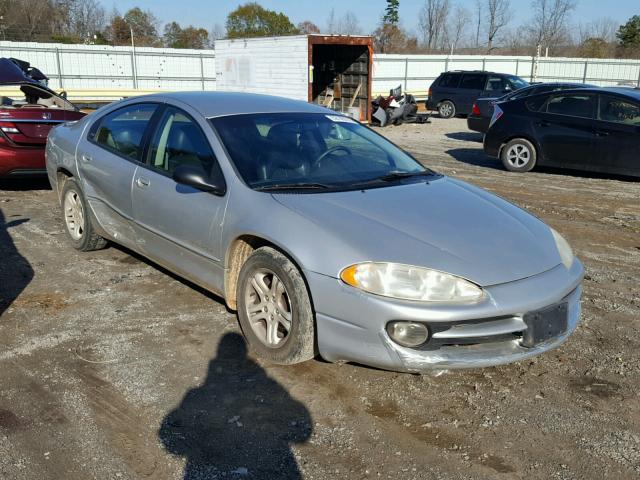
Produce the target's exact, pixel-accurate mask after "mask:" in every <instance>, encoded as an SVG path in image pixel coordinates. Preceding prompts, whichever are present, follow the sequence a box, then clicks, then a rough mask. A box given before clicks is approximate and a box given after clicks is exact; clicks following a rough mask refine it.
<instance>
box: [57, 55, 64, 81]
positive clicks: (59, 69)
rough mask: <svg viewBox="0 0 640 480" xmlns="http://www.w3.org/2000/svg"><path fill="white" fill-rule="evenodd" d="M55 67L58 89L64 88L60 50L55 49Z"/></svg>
mask: <svg viewBox="0 0 640 480" xmlns="http://www.w3.org/2000/svg"><path fill="white" fill-rule="evenodd" d="M56 65H57V66H58V82H59V83H60V89H63V88H64V83H63V82H62V62H60V49H59V48H58V47H56Z"/></svg>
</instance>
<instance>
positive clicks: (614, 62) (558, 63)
mask: <svg viewBox="0 0 640 480" xmlns="http://www.w3.org/2000/svg"><path fill="white" fill-rule="evenodd" d="M0 56H2V57H16V58H20V59H22V60H26V61H28V62H30V63H31V64H32V65H33V66H36V67H38V68H40V70H42V71H43V72H44V73H45V74H46V75H47V76H48V77H50V79H51V80H50V86H51V87H52V88H56V89H65V90H109V91H116V92H117V91H119V90H123V91H124V90H132V89H133V90H147V91H148V90H215V88H216V64H215V53H214V50H183V49H163V48H136V49H135V53H134V50H133V49H132V47H110V46H102V45H66V44H60V43H27V42H0ZM462 69H464V70H493V71H499V72H504V73H512V74H514V75H519V76H521V77H523V78H525V79H526V80H533V81H542V82H545V81H547V82H548V81H572V82H583V83H592V84H595V85H618V84H627V85H637V86H640V60H618V59H606V60H603V59H579V58H538V59H537V60H536V58H534V57H515V56H513V57H507V56H479V55H466V56H463V55H450V56H449V55H375V57H374V69H373V92H374V94H378V93H384V92H387V91H389V89H391V88H394V87H397V86H398V85H399V84H400V85H402V86H403V88H404V90H405V91H410V92H414V93H416V94H417V95H419V96H421V95H424V94H425V93H426V91H427V90H428V88H429V85H430V84H431V82H432V81H433V80H434V79H435V78H436V77H437V76H438V75H439V74H440V73H441V72H443V71H447V70H462ZM281 87H282V89H283V90H284V89H286V85H282V86H281Z"/></svg>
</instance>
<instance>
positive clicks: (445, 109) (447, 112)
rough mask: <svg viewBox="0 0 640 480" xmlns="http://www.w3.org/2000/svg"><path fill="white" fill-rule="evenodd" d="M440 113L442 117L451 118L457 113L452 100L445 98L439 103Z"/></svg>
mask: <svg viewBox="0 0 640 480" xmlns="http://www.w3.org/2000/svg"><path fill="white" fill-rule="evenodd" d="M438 113H439V114H440V116H441V117H442V118H451V117H453V116H454V115H455V114H456V106H455V104H454V103H453V102H452V101H451V100H445V101H444V102H440V105H438Z"/></svg>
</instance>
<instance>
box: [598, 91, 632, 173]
mask: <svg viewBox="0 0 640 480" xmlns="http://www.w3.org/2000/svg"><path fill="white" fill-rule="evenodd" d="M599 97H600V101H599V107H598V116H597V119H596V121H595V123H594V133H595V142H596V146H595V150H596V155H595V158H594V166H595V167H597V168H600V169H602V170H603V171H605V172H613V173H621V174H627V175H628V174H632V175H640V154H639V153H638V152H640V103H638V102H634V101H632V100H630V99H626V98H623V97H620V96H617V95H610V94H603V95H600V96H599Z"/></svg>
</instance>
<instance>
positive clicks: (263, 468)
mask: <svg viewBox="0 0 640 480" xmlns="http://www.w3.org/2000/svg"><path fill="white" fill-rule="evenodd" d="M312 425H313V423H312V418H311V414H310V413H309V411H308V410H307V408H306V407H305V406H304V405H303V404H302V403H300V402H299V401H297V400H295V399H294V398H292V397H291V396H290V395H289V393H288V392H287V391H286V390H285V388H284V387H283V386H282V385H280V384H279V383H278V382H276V381H275V380H274V379H272V378H270V377H269V376H268V375H267V373H266V372H265V371H264V370H263V369H262V368H261V367H260V366H259V365H258V364H257V363H256V362H254V361H253V360H252V359H250V358H249V357H247V347H246V344H245V341H244V339H243V338H242V336H241V335H239V334H237V333H227V334H226V335H224V336H223V337H222V339H221V340H220V343H219V345H218V349H217V352H216V357H215V358H214V359H213V360H211V362H210V364H209V369H208V372H207V376H206V378H205V380H204V382H203V383H202V385H200V386H198V387H197V388H194V389H192V390H189V391H188V392H187V393H186V394H185V396H184V398H183V399H182V401H181V402H180V404H179V405H178V407H177V408H176V409H175V410H173V411H171V412H170V413H169V414H167V415H166V417H165V418H164V419H163V421H162V424H161V426H160V429H159V431H158V436H159V438H160V441H161V442H162V444H163V445H164V447H165V449H166V450H167V451H168V452H169V453H171V454H173V455H176V456H180V457H183V458H184V459H185V460H186V465H185V469H184V480H197V479H205V478H252V479H258V478H259V479H267V478H278V479H292V480H293V479H301V478H302V475H301V472H300V470H299V468H298V464H297V462H296V459H295V456H294V454H293V452H292V450H291V445H292V444H294V443H302V442H305V441H306V440H308V439H309V437H310V436H311V433H312V431H313V427H312Z"/></svg>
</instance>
